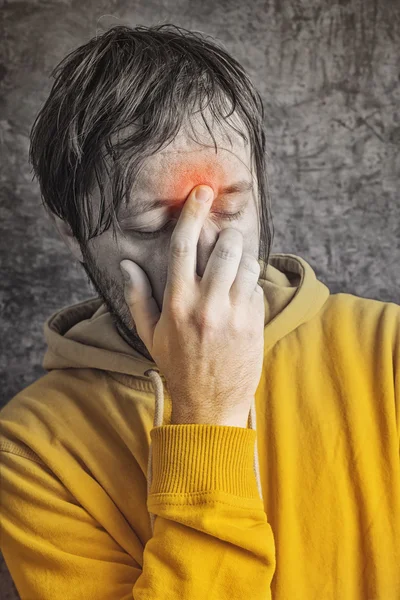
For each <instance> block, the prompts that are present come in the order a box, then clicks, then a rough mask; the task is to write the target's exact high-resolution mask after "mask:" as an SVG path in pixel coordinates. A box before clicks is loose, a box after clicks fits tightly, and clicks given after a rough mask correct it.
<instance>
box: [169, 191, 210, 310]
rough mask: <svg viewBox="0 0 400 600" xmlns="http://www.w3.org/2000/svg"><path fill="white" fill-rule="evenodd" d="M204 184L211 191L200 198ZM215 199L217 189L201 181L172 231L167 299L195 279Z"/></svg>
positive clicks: (190, 195)
mask: <svg viewBox="0 0 400 600" xmlns="http://www.w3.org/2000/svg"><path fill="white" fill-rule="evenodd" d="M202 188H204V189H205V190H206V191H208V192H209V199H208V201H206V202H199V201H198V200H196V197H195V194H196V191H197V190H200V189H202ZM213 199H214V190H213V189H212V188H211V187H210V186H206V185H199V186H196V187H195V188H194V189H193V190H192V191H191V193H190V194H189V196H188V198H187V200H186V202H185V204H184V206H183V209H182V211H181V214H180V216H179V219H178V222H177V224H176V225H175V228H174V231H173V233H172V235H171V241H170V247H169V262H168V274H167V281H166V284H165V295H164V300H165V301H167V300H168V298H171V297H172V293H174V294H177V293H179V291H182V292H185V291H186V293H187V290H188V287H190V286H193V285H194V283H195V281H196V278H195V274H196V262H197V244H198V241H199V236H200V232H201V230H202V228H203V225H204V221H205V219H206V217H207V215H208V213H209V210H210V207H211V206H212V200H213Z"/></svg>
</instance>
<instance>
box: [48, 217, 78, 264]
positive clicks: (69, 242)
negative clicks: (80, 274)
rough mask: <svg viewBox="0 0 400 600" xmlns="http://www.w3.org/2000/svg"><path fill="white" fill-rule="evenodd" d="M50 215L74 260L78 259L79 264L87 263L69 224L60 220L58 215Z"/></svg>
mask: <svg viewBox="0 0 400 600" xmlns="http://www.w3.org/2000/svg"><path fill="white" fill-rule="evenodd" d="M48 214H49V217H50V220H51V221H52V223H53V224H54V226H55V228H56V229H57V231H58V233H59V235H60V236H61V239H62V240H63V241H64V243H65V245H66V246H67V248H68V250H69V251H70V252H71V254H72V255H73V256H74V258H76V259H77V260H78V261H79V262H85V261H84V258H83V256H82V251H81V248H80V246H79V242H78V240H77V239H76V238H75V237H74V236H73V235H72V231H71V227H70V226H69V225H68V223H66V222H65V221H63V220H62V219H60V218H59V217H57V215H54V214H53V213H48Z"/></svg>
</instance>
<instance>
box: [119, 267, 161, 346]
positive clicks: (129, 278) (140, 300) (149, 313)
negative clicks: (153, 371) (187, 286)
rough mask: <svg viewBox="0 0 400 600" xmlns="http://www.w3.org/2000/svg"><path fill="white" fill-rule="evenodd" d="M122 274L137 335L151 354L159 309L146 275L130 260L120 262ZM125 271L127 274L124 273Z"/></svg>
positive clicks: (127, 301) (125, 293) (126, 298)
mask: <svg viewBox="0 0 400 600" xmlns="http://www.w3.org/2000/svg"><path fill="white" fill-rule="evenodd" d="M119 266H120V268H121V272H122V274H123V276H124V279H125V281H124V295H125V301H126V303H127V305H128V308H129V310H130V313H131V315H132V319H133V320H134V322H135V325H136V330H137V332H138V335H139V337H140V338H141V340H142V341H143V343H144V344H145V346H146V348H147V349H148V351H149V352H150V354H151V351H152V347H153V335H154V329H155V327H156V325H157V323H158V321H159V319H160V314H161V313H160V310H159V308H158V306H157V302H156V301H155V298H154V297H153V290H152V288H151V285H150V282H149V280H148V277H147V275H146V274H145V272H144V271H143V269H141V268H140V267H139V265H137V264H136V263H134V262H132V261H131V260H123V261H122V262H120V265H119ZM125 273H127V275H125Z"/></svg>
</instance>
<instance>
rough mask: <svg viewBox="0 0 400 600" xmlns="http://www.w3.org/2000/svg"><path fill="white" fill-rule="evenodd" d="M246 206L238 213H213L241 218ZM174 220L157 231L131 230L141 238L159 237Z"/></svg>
mask: <svg viewBox="0 0 400 600" xmlns="http://www.w3.org/2000/svg"><path fill="white" fill-rule="evenodd" d="M245 208H246V207H244V208H242V209H241V210H239V211H238V212H236V213H218V212H214V213H212V214H213V215H217V216H219V217H221V218H222V219H225V220H226V221H235V220H237V219H240V217H241V216H242V215H243V213H244V211H245ZM171 223H172V221H168V222H167V223H166V224H165V225H164V226H163V227H161V229H156V231H138V230H135V229H131V230H130V231H132V232H133V234H134V235H135V236H137V237H139V238H145V239H154V238H156V237H158V236H159V235H161V234H162V233H165V232H166V231H167V230H168V229H169V228H170V226H171Z"/></svg>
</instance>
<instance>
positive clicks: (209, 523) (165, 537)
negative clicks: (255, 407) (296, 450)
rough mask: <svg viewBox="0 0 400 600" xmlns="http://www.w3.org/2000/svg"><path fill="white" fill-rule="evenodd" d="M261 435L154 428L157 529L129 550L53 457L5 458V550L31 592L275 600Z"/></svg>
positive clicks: (33, 595) (48, 596)
mask: <svg viewBox="0 0 400 600" xmlns="http://www.w3.org/2000/svg"><path fill="white" fill-rule="evenodd" d="M255 436H256V432H255V431H254V430H251V429H244V428H243V429H242V428H239V427H228V426H226V427H225V426H214V425H174V426H162V427H156V428H153V429H152V430H151V438H152V448H153V471H154V478H153V480H152V485H151V490H150V494H149V496H148V499H147V507H148V510H149V511H151V512H152V513H153V514H154V515H156V517H155V524H154V533H153V537H151V538H150V539H149V541H148V542H147V544H146V545H145V547H144V549H143V548H140V545H139V544H138V553H137V555H135V556H131V555H128V554H127V553H126V552H125V551H124V550H123V549H122V548H121V547H120V546H119V544H118V543H117V542H116V541H115V540H114V539H113V538H112V537H111V536H110V535H109V534H108V532H107V531H105V530H104V528H102V527H101V526H100V525H99V523H98V522H96V521H95V520H94V519H93V518H92V516H91V515H89V514H88V513H87V511H86V510H84V509H83V507H82V506H80V505H79V504H78V503H77V502H76V500H75V499H74V497H73V496H72V495H71V494H70V493H69V492H68V491H67V490H66V488H65V487H64V486H63V484H62V483H61V482H60V480H59V479H58V478H57V477H56V476H55V475H54V473H52V472H51V470H50V469H47V468H46V467H45V466H44V465H43V464H42V463H39V462H35V461H34V460H31V459H29V458H26V457H22V456H18V455H17V454H13V453H11V452H2V453H0V455H1V456H0V460H1V465H0V468H1V477H2V489H1V496H0V497H1V501H0V504H1V521H2V524H1V530H2V534H1V550H2V552H3V556H4V559H5V561H6V564H7V566H8V569H9V571H10V574H11V577H12V578H13V580H14V583H15V585H16V587H17V590H18V592H19V594H20V596H21V598H22V599H24V600H25V599H26V600H39V599H40V600H61V599H63V600H64V599H65V598H68V599H69V600H80V599H82V598H85V600H109V599H110V598H113V600H128V599H130V600H132V598H133V599H134V600H163V599H165V600H167V599H170V598H190V599H191V600H196V599H200V598H201V599H202V600H204V598H207V599H209V600H213V599H215V600H217V599H218V600H224V599H228V598H229V600H233V599H237V600H241V599H243V600H244V599H246V600H247V599H248V598H252V600H267V599H270V598H271V591H270V585H271V580H272V577H273V573H274V569H275V549H274V540H273V535H272V530H271V528H270V526H269V524H268V522H267V518H266V514H265V512H264V508H263V503H262V500H261V499H260V497H259V495H258V489H257V485H256V480H255V474H254V470H253V466H252V465H253V463H252V460H253V455H254V444H255Z"/></svg>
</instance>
